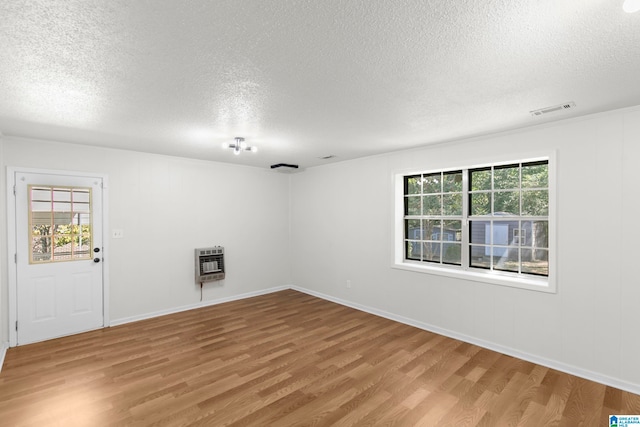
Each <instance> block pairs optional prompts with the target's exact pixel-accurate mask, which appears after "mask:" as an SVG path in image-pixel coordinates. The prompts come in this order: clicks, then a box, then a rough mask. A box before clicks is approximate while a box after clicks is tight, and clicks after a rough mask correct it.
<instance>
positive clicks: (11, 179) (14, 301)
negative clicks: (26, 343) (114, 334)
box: [6, 166, 110, 347]
mask: <svg viewBox="0 0 640 427" xmlns="http://www.w3.org/2000/svg"><path fill="white" fill-rule="evenodd" d="M17 173H36V174H44V175H63V176H71V177H87V178H99V179H101V180H102V248H103V249H102V253H103V258H102V320H103V322H102V324H103V327H105V328H106V327H108V326H110V325H109V264H108V263H109V250H108V245H109V239H108V238H107V237H108V233H107V230H108V229H109V227H108V225H109V217H108V213H109V206H108V201H109V184H108V183H109V181H108V176H107V174H102V173H88V172H76V171H67V170H55V169H37V168H22V167H13V166H9V167H7V181H6V182H7V266H8V276H9V289H8V291H9V301H8V302H9V325H8V327H9V347H15V346H16V345H17V344H18V334H17V332H16V328H15V324H16V322H17V320H18V298H17V294H18V264H17V262H16V257H17V243H18V242H17V238H18V237H17V233H18V230H17V227H16V219H17V218H16V215H17V213H16V209H17V206H16V197H15V193H14V188H15V185H16V174H17ZM105 254H106V256H105ZM22 256H29V255H28V254H25V255H22Z"/></svg>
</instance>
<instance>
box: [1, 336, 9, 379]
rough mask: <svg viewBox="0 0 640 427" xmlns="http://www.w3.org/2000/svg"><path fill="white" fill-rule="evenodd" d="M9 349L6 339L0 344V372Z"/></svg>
mask: <svg viewBox="0 0 640 427" xmlns="http://www.w3.org/2000/svg"><path fill="white" fill-rule="evenodd" d="M8 349H9V343H8V342H7V341H5V342H3V343H2V344H0V372H2V366H3V365H4V357H5V356H6V355H7V350H8Z"/></svg>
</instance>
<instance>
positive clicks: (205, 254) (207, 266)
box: [195, 246, 224, 284]
mask: <svg viewBox="0 0 640 427" xmlns="http://www.w3.org/2000/svg"><path fill="white" fill-rule="evenodd" d="M195 252H196V283H200V284H202V283H203V282H211V281H213V280H222V279H224V248H223V247H222V246H213V247H211V248H199V249H196V251H195Z"/></svg>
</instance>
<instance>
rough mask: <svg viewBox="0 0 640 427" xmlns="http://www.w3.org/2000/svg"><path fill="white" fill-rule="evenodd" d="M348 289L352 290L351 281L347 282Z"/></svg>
mask: <svg viewBox="0 0 640 427" xmlns="http://www.w3.org/2000/svg"><path fill="white" fill-rule="evenodd" d="M347 288H351V280H347Z"/></svg>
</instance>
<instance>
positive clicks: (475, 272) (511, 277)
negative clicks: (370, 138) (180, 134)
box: [391, 152, 557, 293]
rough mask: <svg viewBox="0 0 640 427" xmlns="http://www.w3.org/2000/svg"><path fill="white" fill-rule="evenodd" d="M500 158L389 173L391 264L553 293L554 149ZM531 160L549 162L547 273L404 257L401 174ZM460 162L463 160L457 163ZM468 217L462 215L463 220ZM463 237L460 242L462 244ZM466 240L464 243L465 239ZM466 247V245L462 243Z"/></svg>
mask: <svg viewBox="0 0 640 427" xmlns="http://www.w3.org/2000/svg"><path fill="white" fill-rule="evenodd" d="M500 157H501V158H500V159H498V160H497V161H495V162H483V163H471V164H466V165H455V167H446V168H445V167H443V168H428V169H424V170H419V171H416V170H415V169H413V170H407V171H397V172H394V173H393V186H394V187H393V191H392V193H393V206H394V214H393V221H394V224H393V227H394V232H393V233H392V235H393V239H394V240H393V261H392V265H391V267H392V268H394V269H399V270H406V271H412V272H418V273H425V274H431V275H436V276H444V277H450V278H455V279H462V280H470V281H474V282H482V283H488V284H493V285H499V286H508V287H514V288H519V289H528V290H533V291H539V292H546V293H556V292H557V279H556V277H557V260H556V253H557V250H556V249H557V248H556V246H557V244H556V236H557V235H556V224H557V215H556V200H557V199H556V158H555V152H546V153H542V154H536V155H532V156H523V157H521V158H518V156H513V157H510V156H507V157H505V156H500ZM535 161H548V165H549V176H548V179H549V182H548V185H549V187H548V190H549V215H548V221H549V245H548V246H549V248H548V250H549V275H548V276H547V277H544V276H535V275H530V276H529V275H515V274H513V273H507V272H500V271H495V270H481V269H475V268H471V267H467V266H464V265H462V266H457V265H441V264H431V263H426V262H422V261H412V260H407V259H405V258H404V242H405V236H404V232H405V230H404V177H405V176H408V175H418V174H429V173H437V172H445V173H446V172H448V171H455V170H460V169H462V170H465V169H476V168H482V167H491V166H501V165H509V164H514V163H528V162H535ZM461 163H464V162H461ZM466 198H467V194H464V195H463V199H466ZM465 220H466V221H468V220H469V218H463V222H465ZM464 240H465V239H463V242H462V245H463V247H465V241H464ZM466 243H468V242H466ZM466 246H468V245H466Z"/></svg>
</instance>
